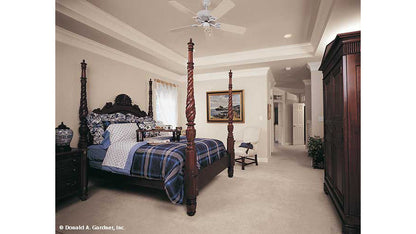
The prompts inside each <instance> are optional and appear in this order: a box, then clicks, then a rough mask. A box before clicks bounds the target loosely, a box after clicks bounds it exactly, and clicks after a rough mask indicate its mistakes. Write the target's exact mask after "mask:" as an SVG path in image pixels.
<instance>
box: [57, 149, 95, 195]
mask: <svg viewBox="0 0 416 234" xmlns="http://www.w3.org/2000/svg"><path fill="white" fill-rule="evenodd" d="M55 168H56V184H55V185H56V190H55V191H56V194H55V198H56V200H57V201H58V200H61V199H63V198H66V197H69V196H72V195H78V196H79V197H80V199H81V200H83V201H85V200H86V199H87V198H88V177H87V150H86V149H85V150H81V149H71V151H67V152H57V153H56V165H55Z"/></svg>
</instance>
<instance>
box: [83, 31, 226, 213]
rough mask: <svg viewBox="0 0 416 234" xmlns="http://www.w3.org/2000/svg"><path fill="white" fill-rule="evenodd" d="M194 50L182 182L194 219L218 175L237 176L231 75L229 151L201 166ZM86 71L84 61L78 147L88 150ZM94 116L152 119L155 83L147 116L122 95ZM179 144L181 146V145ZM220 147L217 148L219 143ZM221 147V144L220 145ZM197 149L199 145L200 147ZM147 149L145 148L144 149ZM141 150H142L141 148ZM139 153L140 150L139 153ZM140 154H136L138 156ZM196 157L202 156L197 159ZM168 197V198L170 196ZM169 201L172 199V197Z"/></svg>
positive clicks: (149, 182)
mask: <svg viewBox="0 0 416 234" xmlns="http://www.w3.org/2000/svg"><path fill="white" fill-rule="evenodd" d="M193 49H194V43H193V42H192V39H191V40H190V41H189V43H188V63H187V70H188V73H187V97H186V119H187V129H186V141H183V142H184V143H183V145H184V147H185V146H186V148H184V152H185V153H184V171H183V180H184V183H183V184H184V199H183V203H186V208H187V214H188V215H190V216H193V215H194V214H195V212H196V204H197V202H196V198H197V195H198V190H199V189H201V188H202V187H203V186H204V185H206V184H207V183H208V182H209V181H211V180H212V179H213V178H214V177H215V176H216V175H218V174H219V173H220V172H222V171H223V170H224V169H226V168H227V169H228V177H230V178H231V177H233V173H234V136H233V129H234V127H233V110H232V72H231V70H230V72H229V86H228V94H229V95H228V126H227V129H228V136H227V144H226V145H227V147H226V151H225V149H224V152H225V153H224V155H223V156H222V157H218V158H217V159H216V160H213V161H212V162H211V160H210V159H209V162H210V164H207V165H204V167H203V166H202V164H201V162H200V161H199V160H200V158H201V157H202V156H201V155H200V154H198V150H199V151H200V147H196V144H200V140H201V139H197V140H198V141H196V138H195V137H196V130H195V122H194V120H195V113H196V110H195V99H194V84H193V83H194V78H193V69H194V63H193ZM86 68H87V64H86V63H85V61H84V60H83V62H82V63H81V100H80V108H79V119H80V127H79V133H80V138H79V143H78V147H79V148H81V149H84V150H86V149H87V147H89V145H92V140H91V138H92V137H91V135H90V131H89V128H88V126H87V120H86V118H87V115H88V108H87V93H86V83H87V77H86ZM93 113H96V114H113V113H123V114H132V115H134V116H137V117H146V116H147V117H153V111H152V81H151V80H150V81H149V111H148V114H146V112H144V111H142V110H140V108H139V107H138V106H137V105H132V101H131V99H130V97H129V96H128V95H126V94H120V95H118V96H117V97H116V100H115V102H114V104H113V103H111V102H109V103H106V104H105V106H104V107H103V108H101V109H95V110H94V111H93ZM178 144H179V143H178ZM216 144H217V147H218V143H216ZM221 144H222V142H221ZM197 146H198V145H197ZM144 148H146V147H144ZM140 149H141V148H140ZM138 151H139V150H138ZM138 151H137V152H138ZM197 156H200V157H198V158H197ZM91 170H92V171H94V172H97V173H99V174H100V175H102V176H105V177H111V179H116V180H118V181H120V182H127V183H131V184H135V185H140V186H145V187H151V188H156V189H161V190H163V189H165V190H166V185H165V184H164V182H163V181H162V180H155V179H148V178H147V177H146V176H145V177H146V178H143V177H142V176H138V175H133V174H131V175H121V174H115V173H111V172H107V171H102V170H99V169H98V170H97V169H94V168H91ZM132 171H133V166H132ZM83 192H85V194H86V193H87V190H86V188H85V189H84V191H83ZM168 196H169V194H168ZM169 198H170V197H169Z"/></svg>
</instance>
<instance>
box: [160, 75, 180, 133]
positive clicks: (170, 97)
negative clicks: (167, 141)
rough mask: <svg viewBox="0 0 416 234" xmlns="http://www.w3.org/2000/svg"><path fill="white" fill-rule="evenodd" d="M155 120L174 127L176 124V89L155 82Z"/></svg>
mask: <svg viewBox="0 0 416 234" xmlns="http://www.w3.org/2000/svg"><path fill="white" fill-rule="evenodd" d="M155 90H156V118H155V119H156V120H157V121H161V122H162V123H163V124H165V125H172V127H174V128H175V127H176V126H177V124H178V88H177V87H175V86H173V85H169V84H165V83H161V82H156V89H155Z"/></svg>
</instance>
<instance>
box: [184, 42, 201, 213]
mask: <svg viewBox="0 0 416 234" xmlns="http://www.w3.org/2000/svg"><path fill="white" fill-rule="evenodd" d="M193 51H194V43H192V38H191V39H190V41H189V42H188V88H187V91H188V92H187V95H186V119H187V121H188V123H187V124H186V125H188V127H187V129H186V139H187V140H188V144H187V146H186V159H185V200H186V213H187V214H188V215H189V216H193V215H194V214H195V212H196V196H197V193H198V191H197V180H198V169H197V167H196V152H195V142H194V140H195V134H196V131H195V127H194V125H195V123H194V120H195V99H194V62H193Z"/></svg>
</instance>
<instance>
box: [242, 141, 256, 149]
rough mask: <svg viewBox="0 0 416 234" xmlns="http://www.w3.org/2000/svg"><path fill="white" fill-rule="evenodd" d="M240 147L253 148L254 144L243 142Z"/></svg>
mask: <svg viewBox="0 0 416 234" xmlns="http://www.w3.org/2000/svg"><path fill="white" fill-rule="evenodd" d="M239 147H242V148H247V149H253V145H252V144H251V143H250V142H247V143H246V142H243V143H241V144H240V146H239Z"/></svg>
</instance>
